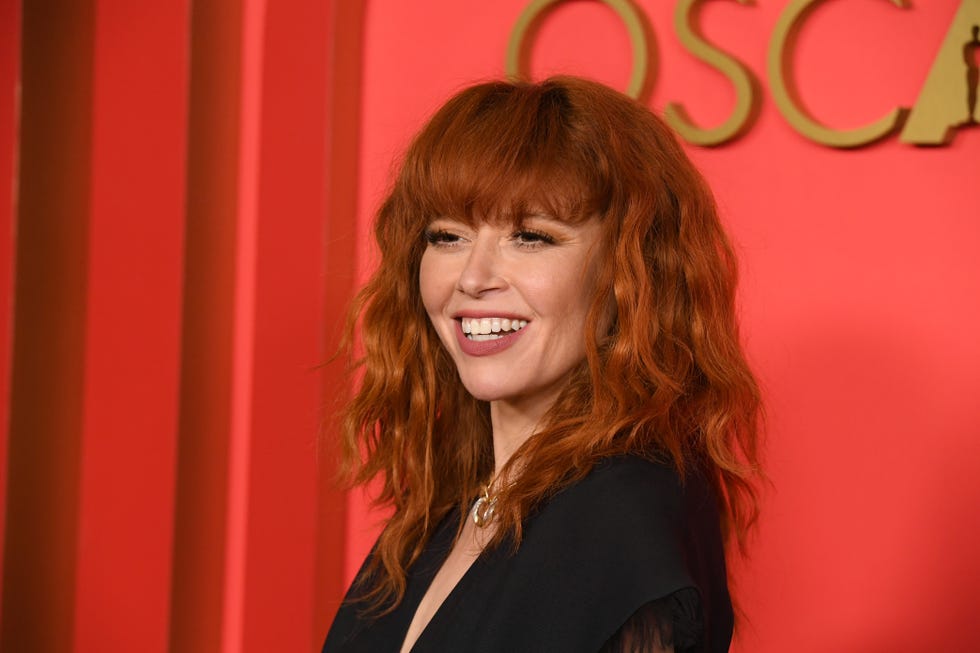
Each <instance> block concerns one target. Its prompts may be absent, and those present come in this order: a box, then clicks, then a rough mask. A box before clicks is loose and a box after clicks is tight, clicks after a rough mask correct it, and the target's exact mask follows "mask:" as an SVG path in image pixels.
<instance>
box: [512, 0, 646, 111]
mask: <svg viewBox="0 0 980 653" xmlns="http://www.w3.org/2000/svg"><path fill="white" fill-rule="evenodd" d="M561 2H562V0H533V1H532V2H531V3H530V4H528V5H527V7H525V8H524V11H522V12H521V15H520V16H518V17H517V22H516V23H514V29H513V30H512V31H511V33H510V41H509V42H508V43H507V64H506V71H507V76H508V77H510V78H511V79H527V78H528V77H529V75H528V73H527V69H528V65H527V63H528V48H527V47H526V45H527V44H526V42H525V41H526V39H527V36H528V33H529V32H530V29H531V27H532V26H533V24H534V23H535V21H536V20H537V19H538V18H540V17H541V16H542V15H543V14H544V13H546V12H547V11H548V10H550V9H553V8H554V7H555V6H556V5H558V4H559V3H561ZM602 2H603V4H605V5H608V6H609V7H610V8H611V9H612V10H613V11H615V12H616V13H617V14H619V17H620V18H621V19H622V21H623V23H624V24H625V25H626V31H627V33H629V38H630V44H631V45H632V47H633V70H632V72H631V74H630V81H629V87H628V88H627V89H626V94H627V95H629V96H630V97H633V98H639V97H640V95H641V94H642V93H643V92H644V91H645V90H647V88H648V86H649V85H648V84H647V81H648V80H647V68H648V63H649V57H650V56H649V52H648V47H647V36H646V32H645V31H644V28H643V20H642V18H641V17H640V13H639V11H638V10H637V9H636V7H634V6H633V5H632V3H630V2H629V0H602Z"/></svg>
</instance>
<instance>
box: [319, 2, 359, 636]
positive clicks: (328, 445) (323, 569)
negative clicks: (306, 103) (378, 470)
mask: <svg viewBox="0 0 980 653" xmlns="http://www.w3.org/2000/svg"><path fill="white" fill-rule="evenodd" d="M330 4H331V16H330V36H329V52H328V67H329V70H328V84H327V89H328V92H329V95H328V99H327V131H328V135H327V143H328V161H327V174H326V186H327V228H326V239H325V255H326V274H327V280H328V283H327V284H326V289H325V290H326V301H325V305H324V335H325V338H326V353H327V354H332V353H333V352H335V351H336V350H337V346H338V344H339V341H340V335H341V331H342V327H343V323H344V317H345V312H346V308H347V306H348V304H349V301H350V297H351V294H352V293H353V290H354V287H355V285H356V283H355V282H356V263H357V261H356V256H355V252H356V251H357V247H356V234H357V180H358V174H357V171H358V165H357V161H358V154H359V151H360V123H361V115H360V113H361V69H362V63H361V57H362V48H363V37H364V5H363V3H362V2H339V1H337V2H332V3H330ZM341 363H342V361H340V360H338V361H335V362H333V363H332V364H330V365H327V366H325V367H324V369H323V375H324V378H323V381H324V393H323V396H324V407H323V410H324V420H323V423H324V426H325V428H324V432H323V434H322V435H321V438H320V443H319V455H318V464H319V468H320V474H319V476H320V493H319V496H320V516H319V519H318V522H317V525H318V538H317V563H318V564H317V576H316V578H317V584H316V590H317V601H316V604H315V605H316V607H315V612H314V619H315V622H314V629H313V632H314V639H315V640H317V641H318V642H319V641H320V640H322V638H323V636H324V634H325V633H326V631H327V628H328V627H329V625H330V622H331V621H332V619H333V615H334V614H335V613H336V611H337V608H339V607H340V600H341V599H342V598H343V595H344V591H345V590H346V589H347V588H346V583H345V582H344V581H345V578H344V559H345V550H346V540H347V498H346V494H345V493H343V492H341V491H339V490H338V488H337V487H336V473H335V469H336V464H337V453H338V446H337V445H338V439H337V437H338V432H337V429H336V419H334V417H335V415H336V413H337V409H338V408H339V406H340V405H341V404H342V402H343V401H345V400H346V399H347V397H348V390H349V388H347V387H346V383H347V380H346V379H345V378H344V374H343V367H342V364H341Z"/></svg>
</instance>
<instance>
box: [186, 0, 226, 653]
mask: <svg viewBox="0 0 980 653" xmlns="http://www.w3.org/2000/svg"><path fill="white" fill-rule="evenodd" d="M191 12H192V16H191V28H192V37H191V72H190V77H191V87H190V103H189V104H190V112H189V116H188V121H189V124H188V141H189V142H188V162H187V176H188V182H187V222H186V227H185V228H186V234H185V239H184V243H185V245H184V246H185V252H184V259H185V268H184V269H185V274H184V309H183V330H182V343H181V346H182V352H181V380H180V435H179V443H178V463H177V498H176V509H175V524H174V563H173V564H174V573H173V589H172V592H171V600H170V605H171V632H170V638H171V639H170V646H171V650H173V651H180V652H181V653H185V652H192V651H199V652H201V653H214V652H215V651H218V650H220V648H221V632H222V628H221V620H222V614H223V609H224V596H225V591H224V581H225V573H224V572H225V568H224V567H225V548H226V537H225V530H226V529H225V527H226V524H225V520H226V514H227V508H228V444H229V443H228V438H229V429H230V411H231V384H232V373H231V369H232V344H231V343H232V334H233V333H234V319H233V318H234V309H235V304H234V290H235V265H236V260H235V256H236V252H237V247H236V234H237V229H238V226H237V223H238V177H239V175H238V155H239V146H238V142H239V131H240V126H239V113H240V103H241V97H240V93H241V83H240V80H241V41H242V6H241V2H240V1H239V0H202V1H201V2H195V3H194V4H193V5H192V7H191Z"/></svg>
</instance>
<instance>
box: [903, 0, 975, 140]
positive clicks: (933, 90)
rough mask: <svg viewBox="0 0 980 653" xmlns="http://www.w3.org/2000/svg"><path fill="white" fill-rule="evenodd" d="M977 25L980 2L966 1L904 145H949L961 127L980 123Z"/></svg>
mask: <svg viewBox="0 0 980 653" xmlns="http://www.w3.org/2000/svg"><path fill="white" fill-rule="evenodd" d="M974 26H980V0H962V2H961V3H960V8H959V9H958V10H957V12H956V16H954V17H953V24H952V25H950V27H949V31H947V32H946V38H945V39H944V40H943V44H942V45H941V46H940V48H939V53H938V54H937V55H936V58H935V59H934V60H933V62H932V68H931V69H930V70H929V76H928V77H926V83H925V84H924V85H923V86H922V90H921V91H920V92H919V99H917V100H916V101H915V106H914V107H912V112H911V113H910V114H909V117H908V121H907V122H906V123H905V128H904V129H903V130H902V133H901V135H900V136H899V140H901V141H902V142H903V143H913V144H915V145H946V144H948V143H949V142H950V141H952V140H953V135H954V134H955V132H956V129H957V128H959V127H961V126H964V125H967V124H971V123H972V124H975V122H976V121H977V120H980V109H978V108H977V101H976V97H977V92H978V89H977V65H978V63H977V62H978V60H980V41H978V37H977V28H975V27H974Z"/></svg>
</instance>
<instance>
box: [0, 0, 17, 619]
mask: <svg viewBox="0 0 980 653" xmlns="http://www.w3.org/2000/svg"><path fill="white" fill-rule="evenodd" d="M19 88H20V1H19V0H4V1H3V2H0V578H2V577H3V534H4V525H5V523H6V506H7V429H8V416H9V413H8V409H7V406H8V402H9V400H10V345H11V336H12V333H11V330H12V327H13V315H14V300H13V295H14V293H13V291H14V287H13V272H14V215H15V206H14V203H15V201H16V196H15V194H14V188H15V186H16V177H15V174H16V173H15V170H16V161H17V117H18V109H19V107H20V97H19V94H18V90H19ZM2 608H3V606H2V604H0V614H2Z"/></svg>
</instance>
